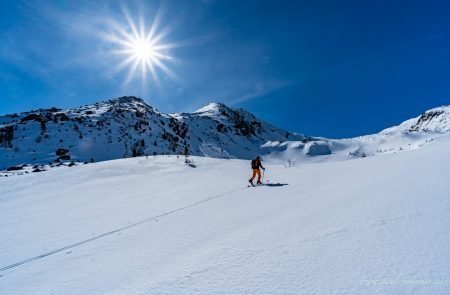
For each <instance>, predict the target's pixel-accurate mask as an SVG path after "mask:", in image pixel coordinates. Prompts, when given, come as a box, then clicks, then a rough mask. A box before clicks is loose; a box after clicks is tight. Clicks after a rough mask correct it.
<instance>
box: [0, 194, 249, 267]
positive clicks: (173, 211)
mask: <svg viewBox="0 0 450 295" xmlns="http://www.w3.org/2000/svg"><path fill="white" fill-rule="evenodd" d="M245 188H247V187H244V188H239V189H236V190H232V191H229V192H226V193H222V194H219V195H216V196H213V197H210V198H207V199H204V200H201V201H198V202H195V203H193V204H191V205H188V206H185V207H181V208H178V209H175V210H172V211H169V212H166V213H163V214H160V215H157V216H153V217H149V218H147V219H144V220H142V221H139V222H136V223H133V224H131V225H127V226H124V227H122V228H119V229H116V230H113V231H110V232H106V233H104V234H101V235H98V236H96V237H93V238H90V239H87V240H84V241H81V242H78V243H74V244H71V245H68V246H65V247H63V248H59V249H56V250H53V251H50V252H47V253H44V254H41V255H39V256H35V257H32V258H28V259H26V260H23V261H20V262H17V263H14V264H11V265H8V266H5V267H2V268H0V271H5V270H8V269H11V268H14V267H17V266H20V265H23V264H26V263H30V262H33V261H35V260H38V259H42V258H45V257H47V256H50V255H53V254H56V253H59V252H63V251H65V250H69V249H72V248H75V247H77V246H81V245H84V244H87V243H90V242H93V241H95V240H98V239H101V238H104V237H106V236H110V235H113V234H117V233H119V232H121V231H124V230H127V229H130V228H133V227H136V226H139V225H141V224H144V223H148V222H150V221H154V220H156V219H158V218H161V217H165V216H167V215H170V214H173V213H177V212H179V211H183V210H186V209H189V208H192V207H195V206H198V205H200V204H203V203H205V202H209V201H212V200H214V199H217V198H220V197H223V196H225V195H230V194H233V193H234V192H237V191H238V190H241V189H245Z"/></svg>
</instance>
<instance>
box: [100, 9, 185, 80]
mask: <svg viewBox="0 0 450 295" xmlns="http://www.w3.org/2000/svg"><path fill="white" fill-rule="evenodd" d="M122 11H123V15H124V17H125V20H126V21H125V22H122V23H120V22H117V21H113V20H110V21H109V24H108V26H109V29H110V31H109V32H108V34H106V35H105V39H106V41H107V42H108V43H109V44H110V45H111V47H112V48H111V50H112V54H114V55H116V56H118V57H120V58H121V59H122V60H121V61H120V62H119V64H118V65H117V67H116V68H115V71H116V72H123V71H127V75H126V78H125V80H124V83H125V84H128V83H129V82H130V81H132V80H135V79H140V80H141V81H142V82H144V83H147V82H151V81H153V82H154V83H155V84H156V85H159V83H160V79H161V78H165V77H168V78H170V79H171V80H173V81H175V82H180V81H181V79H180V78H179V77H178V75H176V74H175V73H174V72H173V71H172V70H171V69H170V67H169V65H170V64H173V63H174V62H176V59H175V58H174V57H173V56H171V55H170V49H172V48H174V47H175V45H174V44H175V43H172V44H169V43H167V42H165V38H166V37H167V35H168V34H169V33H170V31H171V27H170V26H166V27H161V15H162V13H161V9H160V10H158V12H157V13H156V15H155V16H154V18H153V20H152V22H151V25H148V23H149V22H148V20H146V19H145V18H144V17H143V16H142V14H141V15H138V16H137V17H135V18H133V17H132V16H131V14H130V13H129V11H128V10H127V9H125V8H124V9H122Z"/></svg>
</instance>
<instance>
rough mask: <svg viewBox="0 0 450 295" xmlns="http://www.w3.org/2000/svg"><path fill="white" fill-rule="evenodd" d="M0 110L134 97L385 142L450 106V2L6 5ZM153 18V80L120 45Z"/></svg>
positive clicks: (0, 16)
mask: <svg viewBox="0 0 450 295" xmlns="http://www.w3.org/2000/svg"><path fill="white" fill-rule="evenodd" d="M1 5H2V9H1V10H0V34H1V40H2V42H0V89H1V99H0V113H1V114H5V113H12V112H20V111H24V110H29V109H33V108H34V109H35V108H40V107H51V106H58V107H75V106H78V105H82V104H88V103H93V102H96V101H99V100H104V99H109V98H114V97H119V96H122V95H135V96H140V97H142V98H144V99H146V100H147V101H148V102H149V103H150V104H151V105H153V106H155V107H156V108H158V109H159V110H161V111H164V112H182V111H193V110H195V109H198V108H200V107H201V106H202V105H203V104H205V103H207V102H210V101H220V102H224V103H225V104H228V105H230V106H234V107H243V108H245V109H247V110H249V111H251V112H253V113H254V114H256V115H257V116H259V117H261V118H262V119H264V120H266V121H269V122H271V123H273V124H275V125H278V126H280V127H283V128H286V129H289V130H291V131H297V132H302V133H305V134H309V135H316V136H327V137H350V136H356V135H363V134H367V133H372V132H377V131H380V130H381V129H383V128H386V127H389V126H391V125H394V124H397V123H400V122H401V121H403V120H405V119H408V118H410V117H413V116H416V115H418V114H420V113H421V112H422V111H425V110H426V109H429V108H432V107H435V106H440V105H443V104H449V103H450V85H449V83H448V82H449V81H450V55H449V53H450V2H448V1H306V0H305V1H289V0H284V1H281V0H279V1H262V0H261V1H256V0H255V1H251V0H248V1H244V0H203V1H202V0H178V1H175V0H173V1H159V0H158V1H134V2H133V1H122V2H121V1H98V2H96V1H87V0H85V1H83V0H78V1H64V0H59V1H56V0H55V1H45V0H41V1H12V0H11V1H2V4H1ZM126 16H129V17H130V19H131V23H136V24H137V23H139V21H140V20H142V21H143V25H144V26H143V27H144V29H145V30H147V29H148V30H149V29H150V27H151V26H152V24H153V23H154V20H155V17H156V16H158V17H157V20H158V21H157V23H158V24H159V26H155V27H156V30H155V32H156V33H157V34H161V33H163V34H162V35H161V39H160V40H159V44H162V45H163V44H166V45H169V46H167V47H166V48H165V49H164V50H163V51H162V53H163V54H164V55H165V56H170V59H169V58H167V59H164V60H162V61H161V62H163V64H164V65H165V67H166V69H168V70H166V71H164V70H162V69H161V68H158V67H156V70H155V72H156V78H157V79H155V77H154V76H152V75H149V74H147V75H146V76H145V77H144V76H143V75H142V74H141V72H140V71H135V72H131V74H130V68H131V67H129V66H126V67H124V68H122V69H119V65H120V64H121V63H122V62H123V61H124V59H126V57H124V56H123V55H118V54H117V52H116V51H117V48H116V47H117V44H113V43H111V40H110V39H111V38H110V37H111V36H115V35H118V34H117V30H116V29H117V27H120V28H122V29H123V30H124V31H127V32H131V29H132V27H131V26H130V22H128V21H127V18H126Z"/></svg>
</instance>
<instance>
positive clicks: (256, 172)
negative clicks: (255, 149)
mask: <svg viewBox="0 0 450 295" xmlns="http://www.w3.org/2000/svg"><path fill="white" fill-rule="evenodd" d="M259 168H261V169H262V170H266V168H264V167H263V166H262V165H261V158H260V157H259V156H258V157H256V159H253V160H252V170H253V176H252V178H250V179H249V180H248V181H249V182H250V184H251V185H252V186H254V184H253V179H255V177H256V175H258V182H257V183H256V184H262V182H261V171H260V170H259Z"/></svg>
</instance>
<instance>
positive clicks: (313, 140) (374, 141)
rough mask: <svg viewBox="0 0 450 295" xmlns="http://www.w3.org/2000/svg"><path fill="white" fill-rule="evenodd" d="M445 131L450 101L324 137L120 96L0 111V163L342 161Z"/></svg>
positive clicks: (213, 106) (238, 115)
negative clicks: (373, 130) (393, 121)
mask: <svg viewBox="0 0 450 295" xmlns="http://www.w3.org/2000/svg"><path fill="white" fill-rule="evenodd" d="M449 134H450V106H443V107H439V108H435V109H432V110H429V111H426V112H424V113H423V114H421V115H420V116H418V117H416V118H413V119H410V120H407V121H405V122H403V123H401V124H400V125H398V126H395V127H391V128H388V129H385V130H383V131H381V132H379V133H377V134H372V135H366V136H360V137H356V138H349V139H327V138H322V137H309V136H305V135H302V134H297V133H292V132H288V131H286V130H283V129H281V128H278V127H276V126H273V125H271V124H269V123H266V122H264V121H262V120H260V119H258V118H256V117H255V116H254V115H253V114H251V113H249V112H247V111H245V110H243V109H233V108H230V107H227V106H226V105H224V104H221V103H210V104H208V105H206V106H204V107H202V108H200V109H199V110H197V111H195V112H193V113H180V114H164V113H161V112H159V111H158V110H156V109H155V108H153V107H151V106H150V105H148V104H147V103H146V102H145V101H144V100H142V99H140V98H136V97H121V98H117V99H112V100H108V101H104V102H99V103H96V104H93V105H86V106H82V107H79V108H75V109H66V110H62V109H57V108H51V109H40V110H37V111H30V112H25V113H20V114H12V115H6V116H2V117H0V169H5V168H8V167H12V168H15V167H18V168H19V169H20V167H21V166H20V165H21V164H48V163H52V164H51V165H60V164H59V163H60V162H61V161H66V162H67V161H69V162H70V161H76V162H97V161H104V160H111V159H118V158H127V157H134V156H142V155H162V154H166V155H167V154H178V155H179V154H185V153H186V152H187V153H189V154H190V155H196V156H206V157H213V158H239V159H250V158H252V157H254V156H255V155H264V157H265V159H266V160H272V161H278V162H280V161H281V162H284V163H296V162H297V163H298V162H316V161H327V160H330V159H332V160H342V159H353V158H359V157H366V156H375V155H382V154H386V153H395V152H399V151H405V150H412V149H417V148H420V147H422V146H423V145H425V144H428V143H429V142H431V141H433V140H435V139H437V138H439V137H441V136H447V135H449ZM37 169H38V168H37ZM38 171H39V169H38Z"/></svg>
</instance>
